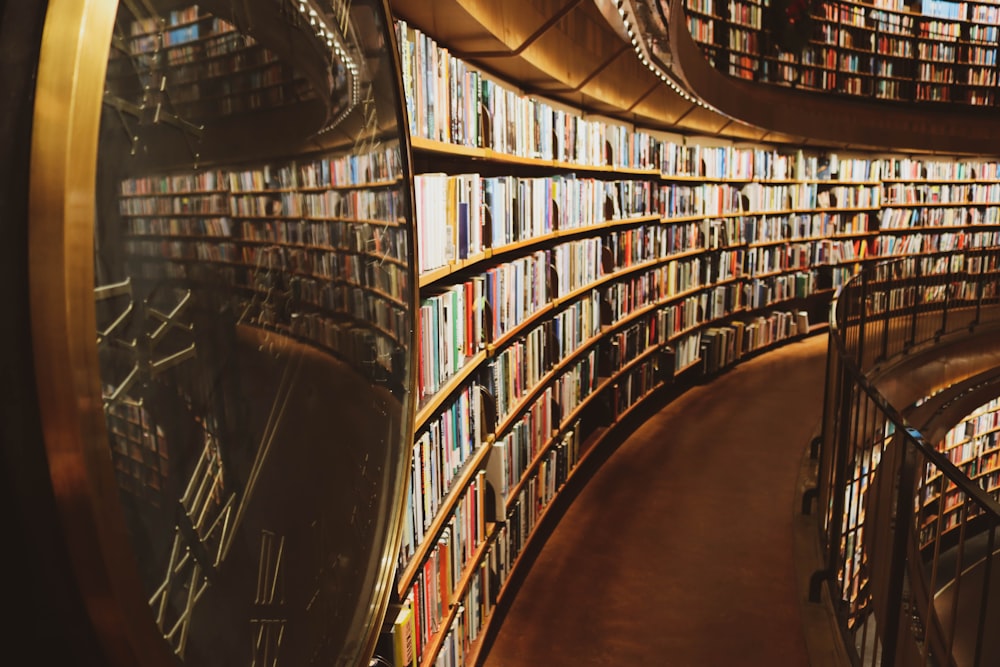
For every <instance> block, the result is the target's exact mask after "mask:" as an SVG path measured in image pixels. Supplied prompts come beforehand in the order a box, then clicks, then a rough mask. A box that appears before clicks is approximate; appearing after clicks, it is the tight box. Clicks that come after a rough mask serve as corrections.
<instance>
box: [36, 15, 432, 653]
mask: <svg viewBox="0 0 1000 667" xmlns="http://www.w3.org/2000/svg"><path fill="white" fill-rule="evenodd" d="M376 1H377V2H378V4H381V6H382V8H383V11H384V12H385V13H384V16H385V19H386V22H387V28H386V30H385V32H386V33H387V40H386V48H388V49H390V50H391V56H390V57H391V58H392V59H393V62H394V63H395V75H396V79H397V81H396V89H397V91H398V100H399V105H398V107H400V108H397V111H396V113H397V117H398V127H399V138H400V145H401V146H400V150H401V153H402V156H401V157H402V159H403V160H404V161H405V164H404V169H405V170H406V172H407V173H411V172H410V164H411V162H410V155H409V144H410V142H409V132H408V126H407V124H406V122H405V119H404V117H403V115H402V114H403V111H402V109H401V107H402V85H401V82H399V81H398V79H399V75H398V72H399V62H398V54H397V53H396V51H395V36H394V34H393V31H392V29H391V14H390V13H389V9H388V5H387V4H386V3H385V2H384V0H376ZM117 10H118V2H117V0H49V2H48V11H47V15H46V19H45V25H44V32H43V36H42V43H41V50H40V57H39V64H38V77H37V86H36V97H35V110H34V118H33V128H32V137H31V164H30V170H29V178H30V186H29V216H30V217H29V220H30V222H29V236H28V240H29V244H28V245H29V281H30V286H29V298H30V308H31V331H32V339H33V343H34V367H35V375H36V381H37V387H38V399H39V409H40V413H41V418H42V429H43V435H44V446H45V451H46V456H47V459H48V462H49V469H50V476H51V481H52V487H53V492H54V495H55V498H56V504H57V509H58V512H59V518H60V520H61V522H62V526H61V528H62V533H63V534H64V535H65V539H66V544H67V547H68V549H69V551H70V559H71V563H72V567H73V570H74V574H75V578H76V581H77V583H78V586H79V590H80V595H81V598H82V599H83V601H84V604H85V607H86V610H87V613H88V615H89V618H90V622H91V623H92V625H93V628H94V630H95V631H96V634H97V635H98V637H99V638H100V640H101V642H102V646H103V649H104V651H105V652H106V657H107V659H108V663H109V664H111V665H114V666H115V667H125V666H128V665H143V667H168V666H170V667H176V665H177V664H178V663H177V658H176V657H175V656H174V655H173V653H172V652H171V651H170V650H169V647H168V645H167V644H166V642H165V641H164V640H163V636H162V634H161V633H160V632H159V630H158V629H157V627H156V625H155V622H154V620H153V615H152V613H151V612H150V608H149V605H148V603H147V599H146V598H147V596H146V595H145V594H144V592H143V587H142V585H141V581H140V577H139V573H138V568H137V565H136V562H135V559H134V557H133V555H132V554H131V545H130V542H129V537H128V535H127V531H126V526H125V521H124V518H123V516H122V514H121V511H120V507H119V502H120V501H119V498H118V494H119V489H118V485H117V481H116V478H115V474H114V469H113V465H112V461H111V455H110V452H109V448H108V432H107V425H106V421H105V415H104V411H103V402H102V391H101V378H100V367H99V363H98V354H97V344H96V334H95V332H96V330H97V323H96V309H95V301H94V275H95V270H94V252H93V243H94V229H95V219H94V217H95V184H96V165H97V159H98V137H99V129H100V118H101V110H102V104H103V95H104V81H105V76H106V72H107V61H108V58H107V56H108V48H109V45H110V43H111V36H112V31H113V26H114V23H115V17H116V13H117ZM403 187H404V188H406V189H407V191H408V194H409V196H410V201H411V202H412V201H413V199H412V196H413V192H412V178H408V179H407V182H406V183H404V185H403ZM408 234H409V241H410V249H411V257H412V256H413V253H415V252H416V244H415V235H414V232H413V229H412V224H411V225H410V229H409V231H408ZM408 273H409V279H410V280H411V282H410V284H411V285H412V286H413V288H412V289H411V298H410V302H411V303H410V304H409V305H410V307H411V308H412V311H411V312H412V313H413V317H416V314H417V313H418V312H419V310H418V295H417V290H416V287H415V286H416V284H417V282H416V276H415V269H414V263H413V262H412V261H411V262H410V266H409V268H408ZM416 336H417V334H416V327H412V329H411V335H410V340H409V341H408V343H409V345H410V355H413V354H416V350H417V349H418V348H417V346H416ZM407 366H408V368H407V373H406V377H405V381H406V383H407V384H406V397H405V398H404V402H403V419H404V424H403V427H402V431H403V433H402V434H400V437H401V438H403V440H404V443H405V445H404V446H407V445H409V444H410V442H412V430H413V407H412V400H413V399H412V391H411V390H410V388H412V387H413V386H414V381H415V373H416V364H415V363H413V362H412V361H410V362H409V363H408V364H407ZM407 438H409V440H407ZM406 458H407V457H404V460H406ZM396 473H397V474H396V476H395V477H396V479H395V482H396V484H395V491H396V492H397V493H399V496H398V500H399V502H396V503H393V504H392V508H391V512H392V516H391V517H390V518H389V523H388V524H387V535H388V536H389V540H388V542H389V543H388V544H387V545H386V546H385V549H384V551H383V553H382V555H381V558H380V559H379V561H380V563H381V567H380V570H379V575H380V576H379V577H378V579H377V581H376V589H377V590H376V592H375V595H374V596H373V597H372V598H371V600H372V602H373V605H374V606H373V607H372V608H370V609H369V613H370V614H371V616H370V617H369V618H373V619H375V620H374V621H372V622H371V623H370V624H369V636H368V637H366V638H364V641H363V642H361V645H362V646H363V647H364V648H363V649H362V652H361V655H362V656H370V655H371V654H372V652H373V651H374V649H375V644H376V642H377V640H378V634H379V631H380V628H381V621H382V619H383V618H384V616H385V614H386V610H387V608H388V605H389V600H390V597H391V595H392V593H393V577H394V574H395V565H394V563H395V555H396V553H397V552H398V549H399V543H400V541H401V539H402V528H403V524H402V519H403V503H404V502H405V498H406V484H407V483H408V478H409V475H408V474H407V470H406V465H404V464H399V465H397V471H396ZM400 489H401V490H400Z"/></svg>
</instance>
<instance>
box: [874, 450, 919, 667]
mask: <svg viewBox="0 0 1000 667" xmlns="http://www.w3.org/2000/svg"><path fill="white" fill-rule="evenodd" d="M906 435H907V434H905V432H900V431H897V433H896V436H895V437H894V438H893V440H892V443H891V444H890V446H891V447H893V448H897V447H898V448H901V449H902V450H903V451H902V452H898V453H897V456H900V457H901V458H900V462H899V475H898V477H896V476H895V475H894V479H897V480H898V485H897V487H896V515H895V521H894V526H895V527H894V530H893V535H892V538H893V539H892V547H891V548H892V552H891V555H890V561H889V562H890V563H891V566H890V570H889V587H888V592H887V595H886V601H887V607H888V609H886V614H885V627H884V628H882V659H883V661H884V662H885V663H887V664H889V665H895V664H896V651H897V649H898V644H899V635H900V632H901V631H902V628H901V627H900V623H901V621H902V615H901V613H900V611H901V608H902V606H903V605H902V602H903V579H904V576H905V574H906V556H907V554H906V546H907V539H908V538H909V535H908V528H909V526H910V521H909V520H908V519H904V518H903V516H904V514H905V513H907V512H909V511H910V508H911V507H912V505H913V475H914V465H915V462H914V458H915V454H916V453H915V451H914V450H913V448H911V447H909V446H908V445H909V443H908V442H907V440H906ZM893 472H895V471H893Z"/></svg>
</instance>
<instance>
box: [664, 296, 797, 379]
mask: <svg viewBox="0 0 1000 667" xmlns="http://www.w3.org/2000/svg"><path fill="white" fill-rule="evenodd" d="M808 331H809V316H808V313H806V311H796V312H791V311H775V312H773V313H770V314H769V315H760V316H758V317H756V318H754V319H752V320H750V321H748V322H744V321H742V320H735V321H733V322H731V323H729V324H726V325H724V326H719V327H710V328H709V329H706V330H705V331H700V332H698V333H696V334H694V335H692V336H691V340H692V341H695V343H694V344H695V345H697V359H698V360H699V362H700V364H701V370H702V373H704V374H706V375H709V374H712V373H717V372H719V371H721V370H723V369H724V368H727V367H729V366H732V365H733V364H734V363H736V362H737V361H739V360H740V359H741V358H742V357H744V356H746V355H748V354H751V353H753V352H755V351H757V350H760V349H762V348H765V347H768V346H770V345H773V344H775V343H777V342H779V341H782V340H785V339H788V338H790V337H793V336H799V335H805V334H806V333H808ZM690 363H692V362H691V361H688V362H687V364H690ZM678 367H679V368H680V367H682V366H681V365H680V364H679V365H678Z"/></svg>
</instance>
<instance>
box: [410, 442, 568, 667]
mask: <svg viewBox="0 0 1000 667" xmlns="http://www.w3.org/2000/svg"><path fill="white" fill-rule="evenodd" d="M578 429H579V425H578V424H577V425H571V426H570V427H568V428H567V429H566V430H565V431H564V432H563V433H562V435H560V436H559V438H558V439H557V441H556V442H554V443H553V445H552V447H550V448H549V450H548V452H547V453H546V454H545V456H544V457H543V458H542V459H541V460H540V461H538V463H537V465H536V467H535V468H534V471H533V472H532V474H531V475H530V476H529V478H528V479H526V480H524V483H523V484H522V485H521V488H520V490H519V491H518V492H517V494H516V496H515V497H514V498H513V499H512V501H511V502H510V503H508V505H507V507H506V508H501V509H500V510H499V511H498V512H497V515H496V516H495V518H494V520H493V521H492V522H491V521H490V520H489V519H490V517H484V519H485V521H484V526H485V532H486V536H485V538H484V539H483V540H482V541H481V542H479V543H478V544H477V545H476V548H477V549H479V550H484V551H485V553H484V554H483V555H482V557H478V558H474V559H472V560H464V561H463V558H462V556H463V553H462V552H461V551H460V550H458V549H456V543H455V541H454V539H453V538H452V535H451V531H450V530H449V528H450V526H451V524H452V522H456V523H457V520H456V519H455V518H451V519H449V522H448V528H446V529H445V530H442V531H441V536H440V537H439V538H438V540H437V543H436V545H435V547H434V549H433V550H432V552H431V554H430V555H429V557H428V558H427V560H426V563H428V565H425V566H423V567H421V568H420V572H419V573H418V574H417V576H416V577H415V578H414V581H413V583H412V585H411V586H410V587H409V588H408V590H407V591H406V594H405V597H404V604H403V612H402V614H401V616H402V618H404V619H406V620H405V621H404V625H403V626H402V627H398V629H397V628H394V632H395V633H398V634H400V635H403V636H412V642H411V643H410V644H409V645H410V646H411V647H412V649H413V650H412V652H410V653H406V652H405V651H402V650H401V651H399V652H397V663H398V664H407V665H414V664H416V665H419V664H424V662H425V660H426V659H427V658H428V655H427V654H428V653H430V651H431V650H432V647H433V648H436V650H437V652H436V655H435V658H434V663H433V664H435V665H440V666H441V667H461V665H463V664H465V659H466V656H468V654H469V652H470V650H471V648H472V645H473V643H474V642H475V641H476V640H477V639H478V637H479V633H480V631H481V629H482V627H483V624H484V623H485V620H486V619H487V618H488V617H489V615H490V614H491V612H492V610H493V608H494V606H495V604H496V602H497V599H498V597H499V595H500V594H501V591H502V590H503V587H504V584H505V583H506V582H507V579H508V577H509V575H510V572H511V571H512V569H513V565H514V563H515V561H516V560H517V558H518V557H519V555H520V553H521V552H522V550H523V549H524V546H525V544H526V542H527V540H528V538H529V537H530V535H531V533H532V532H533V531H534V529H535V526H536V525H537V522H538V520H539V519H540V517H541V515H542V513H543V512H544V511H545V510H546V508H547V507H548V505H549V504H550V503H551V501H552V499H553V498H554V497H555V495H556V493H557V491H558V490H559V488H561V487H562V485H563V484H565V482H566V480H567V478H568V476H569V474H570V473H571V471H572V470H573V468H574V466H575V465H576V462H577V459H578V456H579V434H578ZM493 450H494V451H492V452H491V454H490V458H489V460H490V464H491V465H490V468H489V469H490V472H491V473H492V474H485V475H477V477H476V480H475V482H474V483H473V486H475V488H476V491H477V493H479V491H478V489H479V486H478V485H479V484H480V483H483V484H485V485H486V488H487V489H491V488H492V483H491V479H492V478H493V475H494V474H496V473H495V472H493V471H495V470H498V469H499V468H501V467H502V465H503V463H502V462H503V459H504V458H505V456H506V445H505V444H500V443H495V444H494V445H493ZM494 462H497V463H494ZM486 497H487V499H488V498H489V497H490V494H489V491H488V492H487V494H486ZM484 504H488V503H486V502H484ZM477 511H478V509H477ZM456 561H458V562H461V563H462V567H461V568H456V567H455V565H454V564H455V562H456ZM456 575H457V576H456ZM406 624H409V626H408V627H407V625H406ZM399 643H400V644H402V645H404V646H405V645H406V643H405V641H401V642H399ZM404 660H405V662H404Z"/></svg>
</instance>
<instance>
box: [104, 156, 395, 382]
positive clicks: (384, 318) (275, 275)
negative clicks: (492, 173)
mask: <svg viewBox="0 0 1000 667" xmlns="http://www.w3.org/2000/svg"><path fill="white" fill-rule="evenodd" d="M401 177H402V171H401V162H400V154H399V149H398V147H393V146H389V147H386V148H383V149H380V150H379V151H377V152H374V153H369V154H360V155H349V156H330V155H315V156H307V157H306V158H305V159H302V158H300V159H296V160H289V161H287V162H280V163H273V164H271V163H268V164H262V165H256V166H251V167H233V168H213V169H206V170H205V171H202V172H195V173H191V172H186V173H165V174H156V175H148V176H141V177H136V178H129V179H125V180H123V181H121V183H120V185H119V189H118V196H119V199H118V215H119V216H120V218H121V220H122V229H123V230H124V235H123V250H124V253H125V255H126V257H127V260H128V262H129V266H130V267H131V270H132V275H133V276H134V277H135V278H136V280H137V281H139V282H140V283H144V284H148V285H152V284H155V283H157V282H159V281H162V280H168V281H171V282H173V283H175V284H178V285H184V284H190V283H197V284H200V285H203V286H209V287H211V289H213V290H215V291H216V292H218V293H219V294H223V295H224V296H226V297H227V298H229V299H231V300H232V301H233V302H234V304H235V311H236V312H239V313H242V315H241V318H242V319H241V321H242V323H245V324H252V325H255V326H258V327H262V328H265V329H271V330H275V331H280V332H282V333H285V334H287V335H291V336H294V337H296V338H298V339H301V340H304V341H306V342H310V343H312V344H313V345H316V346H318V347H321V348H323V349H325V350H328V351H332V352H334V353H335V354H337V355H338V356H339V357H340V358H341V359H343V360H345V361H347V362H348V363H349V364H350V365H351V366H353V367H354V368H355V369H357V370H359V371H362V372H364V373H365V374H366V375H369V376H373V375H382V374H385V373H389V372H391V371H392V368H391V366H392V361H391V360H392V359H394V358H398V356H399V352H398V350H399V349H400V348H401V346H402V345H405V344H406V341H407V340H408V338H409V331H410V329H411V326H412V325H411V324H410V321H409V318H410V317H411V315H410V314H409V312H408V311H409V299H410V296H409V295H410V294H411V293H412V292H411V290H412V289H413V286H411V285H409V284H408V276H407V270H406V267H407V262H408V261H409V256H410V250H409V247H408V241H407V234H406V231H407V230H406V226H407V223H406V209H405V208H404V207H403V205H402V204H401V203H400V197H401V192H402V190H401V189H402V186H403V181H402V180H401Z"/></svg>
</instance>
